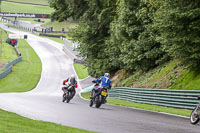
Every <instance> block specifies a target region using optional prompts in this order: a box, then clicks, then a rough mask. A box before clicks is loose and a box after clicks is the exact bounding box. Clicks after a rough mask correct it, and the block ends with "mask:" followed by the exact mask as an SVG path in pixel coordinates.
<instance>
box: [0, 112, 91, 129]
mask: <svg viewBox="0 0 200 133" xmlns="http://www.w3.org/2000/svg"><path fill="white" fill-rule="evenodd" d="M0 132H1V133H90V132H89V131H86V130H81V129H76V128H71V127H66V126H62V125H59V124H54V123H50V122H43V121H37V120H31V119H28V118H25V117H21V116H19V115H17V114H14V113H10V112H7V111H3V110H0Z"/></svg>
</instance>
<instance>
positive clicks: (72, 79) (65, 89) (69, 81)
mask: <svg viewBox="0 0 200 133" xmlns="http://www.w3.org/2000/svg"><path fill="white" fill-rule="evenodd" d="M71 84H73V85H74V87H75V88H77V87H78V85H77V81H76V78H75V76H74V75H72V76H71V77H70V78H67V79H66V80H64V81H63V85H66V86H65V87H63V88H62V90H63V92H64V94H66V93H68V94H69V91H71V93H72V98H73V97H74V95H75V94H76V90H75V88H74V89H70V90H68V88H69V87H70V85H71Z"/></svg>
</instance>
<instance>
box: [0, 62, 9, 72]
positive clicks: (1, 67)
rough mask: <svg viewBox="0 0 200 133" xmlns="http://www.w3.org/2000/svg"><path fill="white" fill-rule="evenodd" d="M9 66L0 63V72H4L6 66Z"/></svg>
mask: <svg viewBox="0 0 200 133" xmlns="http://www.w3.org/2000/svg"><path fill="white" fill-rule="evenodd" d="M6 64H8V63H7V62H0V71H3V70H4V67H5V65H6Z"/></svg>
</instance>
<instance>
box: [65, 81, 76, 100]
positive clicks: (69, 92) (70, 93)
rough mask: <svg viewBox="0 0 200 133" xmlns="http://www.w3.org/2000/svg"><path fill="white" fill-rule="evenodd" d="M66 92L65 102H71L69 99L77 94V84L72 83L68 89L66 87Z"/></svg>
mask: <svg viewBox="0 0 200 133" xmlns="http://www.w3.org/2000/svg"><path fill="white" fill-rule="evenodd" d="M63 91H64V94H63V102H65V101H66V102H67V103H69V101H70V100H71V99H72V98H73V97H74V95H75V85H74V84H70V85H69V87H68V88H67V89H64V88H63Z"/></svg>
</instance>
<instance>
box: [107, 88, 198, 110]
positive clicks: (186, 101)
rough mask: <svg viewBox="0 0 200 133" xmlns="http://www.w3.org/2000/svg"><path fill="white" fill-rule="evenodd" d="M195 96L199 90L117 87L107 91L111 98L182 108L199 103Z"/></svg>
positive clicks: (188, 107)
mask: <svg viewBox="0 0 200 133" xmlns="http://www.w3.org/2000/svg"><path fill="white" fill-rule="evenodd" d="M197 96H200V91H199V90H171V89H170V90H169V89H144V88H126V87H117V88H112V89H111V90H110V91H109V97H111V98H117V99H122V100H127V101H131V102H137V103H144V104H152V105H160V106H167V107H174V108H182V109H194V107H195V106H196V105H197V104H198V103H199V100H197Z"/></svg>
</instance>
